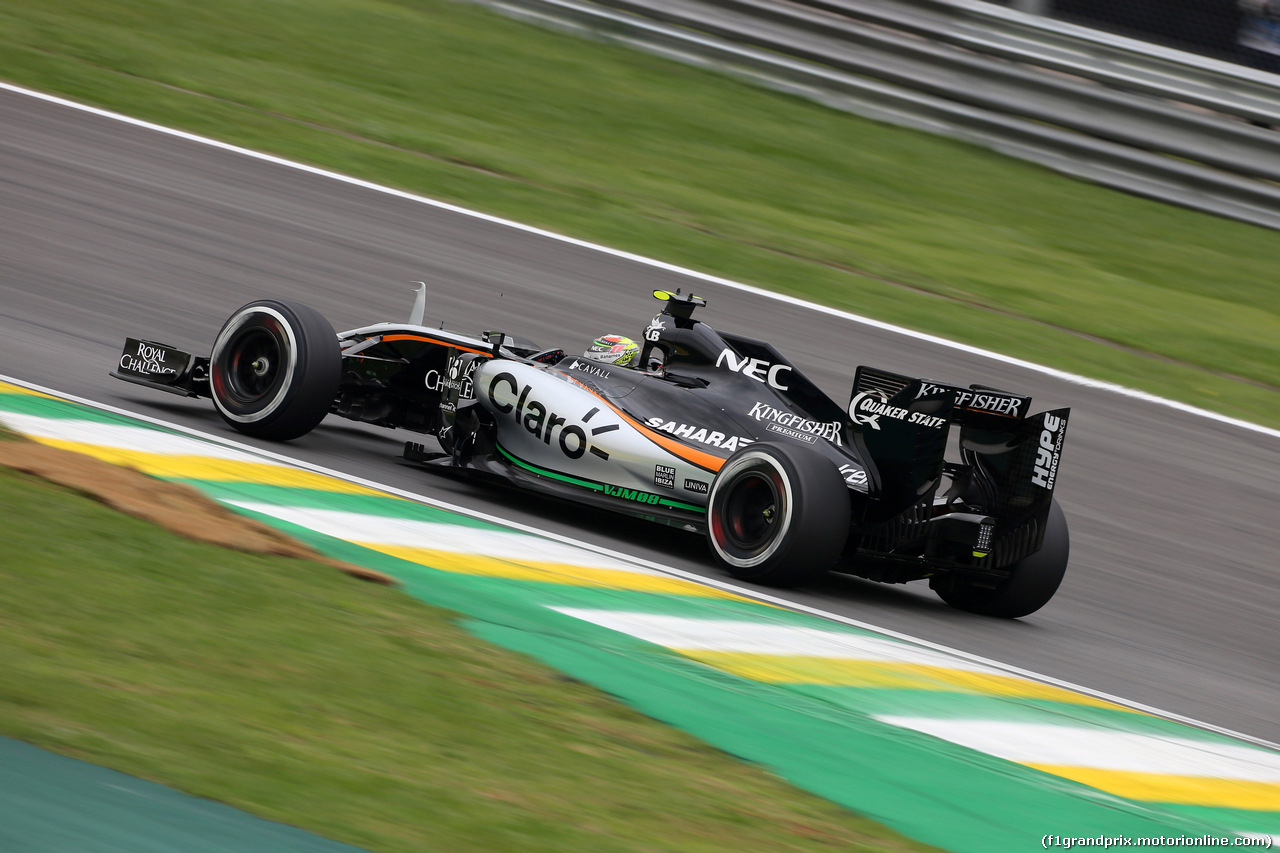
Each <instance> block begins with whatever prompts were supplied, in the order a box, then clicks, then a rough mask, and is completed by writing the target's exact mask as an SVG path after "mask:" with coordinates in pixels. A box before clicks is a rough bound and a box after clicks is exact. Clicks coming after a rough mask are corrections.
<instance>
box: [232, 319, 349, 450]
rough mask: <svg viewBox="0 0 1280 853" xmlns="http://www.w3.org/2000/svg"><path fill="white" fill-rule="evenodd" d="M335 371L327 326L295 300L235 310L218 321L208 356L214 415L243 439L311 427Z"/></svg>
mask: <svg viewBox="0 0 1280 853" xmlns="http://www.w3.org/2000/svg"><path fill="white" fill-rule="evenodd" d="M341 373H342V354H341V350H340V348H339V346H338V338H337V335H336V334H335V333H334V331H333V326H332V325H330V324H329V321H328V320H326V319H325V318H324V315H322V314H321V313H320V312H319V311H316V310H315V309H314V308H311V307H309V306H307V305H302V304H300V303H297V302H283V301H276V300H270V299H265V300H261V301H258V302H250V303H249V304H248V305H245V306H243V307H241V308H240V309H239V310H237V311H236V312H235V313H234V314H232V315H231V318H230V319H229V320H227V322H226V323H225V324H223V326H222V330H221V331H219V332H218V337H217V338H216V339H215V340H214V343H213V352H212V354H211V355H210V357H209V384H210V388H211V390H212V393H213V404H214V406H215V407H216V408H217V410H218V414H220V415H221V416H222V419H223V420H225V421H226V422H227V423H228V424H230V425H231V426H232V427H234V428H235V429H236V430H238V431H240V432H242V433H244V434H245V435H252V436H256V437H258V438H267V439H273V440H276V441H288V440H289V439H293V438H298V437H299V436H302V435H306V434H307V433H308V432H310V431H311V430H313V429H315V427H316V426H317V425H318V424H319V423H320V421H322V420H323V419H324V416H325V415H327V414H328V413H329V409H330V407H331V406H332V405H333V400H334V397H335V396H336V395H337V392H338V382H339V379H340V378H341Z"/></svg>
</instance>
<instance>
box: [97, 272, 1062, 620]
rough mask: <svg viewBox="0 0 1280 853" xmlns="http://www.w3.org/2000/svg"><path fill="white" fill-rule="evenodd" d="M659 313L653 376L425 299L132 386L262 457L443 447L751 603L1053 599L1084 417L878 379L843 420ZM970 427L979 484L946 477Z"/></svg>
mask: <svg viewBox="0 0 1280 853" xmlns="http://www.w3.org/2000/svg"><path fill="white" fill-rule="evenodd" d="M654 296H655V297H656V298H657V299H658V300H659V301H661V302H662V303H663V307H662V310H661V312H660V313H659V314H658V315H657V316H656V317H654V318H653V320H652V321H651V322H650V323H649V325H648V327H647V328H646V329H645V330H644V336H643V337H644V340H643V349H642V351H640V353H639V358H638V364H636V365H635V366H627V367H621V366H618V365H616V364H608V363H603V362H600V361H595V360H591V359H588V358H586V357H580V356H574V355H566V354H565V353H564V351H563V350H559V349H551V350H544V349H542V348H540V347H538V346H536V345H534V344H533V343H531V342H529V341H525V340H523V339H521V338H518V337H514V336H509V335H507V334H504V333H501V332H484V333H482V334H481V335H480V336H478V337H473V336H468V335H463V334H458V333H455V332H450V331H445V330H443V329H439V330H437V329H431V328H428V327H426V326H424V325H423V315H424V312H425V307H426V286H425V285H422V286H421V287H420V288H419V290H418V294H417V299H416V301H415V304H414V308H413V313H412V316H411V318H410V320H409V321H408V322H407V323H379V324H376V325H372V326H365V327H363V328H359V329H352V330H351V331H347V332H342V333H341V334H338V335H336V336H335V334H334V331H333V327H332V326H331V325H330V324H329V322H328V321H327V320H326V319H325V318H324V317H323V316H322V315H321V314H320V313H319V312H317V311H315V310H314V309H312V308H309V307H307V306H305V305H301V304H298V303H293V302H284V301H276V300H262V301H257V302H251V303H249V304H248V305H245V306H244V307H242V308H240V309H239V310H237V311H236V312H235V313H234V314H232V316H231V318H230V319H229V320H227V322H226V323H225V324H224V325H223V327H222V329H221V331H219V332H218V335H217V337H216V338H215V339H214V343H213V348H212V351H211V353H210V355H209V357H208V358H205V357H199V356H193V355H192V354H190V353H186V352H183V351H181V350H179V349H177V348H175V347H172V346H168V345H166V344H161V343H156V342H154V341H151V340H140V339H133V338H130V339H128V340H127V342H126V344H125V349H124V352H123V354H122V356H121V359H120V361H119V364H118V366H117V368H116V369H115V370H113V371H112V375H113V376H116V377H118V378H120V379H124V380H126V381H129V382H134V383H137V384H140V385H145V386H148V387H151V388H157V389H160V390H163V391H169V392H173V393H176V394H182V395H185V396H189V397H212V398H213V402H214V405H215V407H216V408H217V410H218V413H219V414H220V415H221V416H222V418H223V419H224V420H225V421H226V422H227V423H228V424H230V425H231V426H232V427H233V428H234V429H236V430H239V431H240V432H242V433H245V434H247V435H252V436H258V437H262V438H268V439H277V440H288V439H293V438H297V437H299V436H302V435H304V434H305V433H307V432H309V431H310V430H312V429H313V428H315V427H316V426H317V425H318V424H319V423H320V421H321V420H323V419H324V417H325V416H326V415H329V414H335V415H339V416H341V417H344V418H350V419H352V420H356V421H362V422H365V423H370V424H375V425H378V426H384V427H390V428H396V427H399V428H402V429H406V430H410V431H412V432H415V433H421V434H424V435H426V436H434V437H435V442H434V444H429V443H427V442H426V440H425V439H424V440H423V441H410V442H407V443H406V445H405V450H404V456H405V458H406V459H407V460H409V461H411V462H415V463H420V464H422V465H424V466H426V467H429V468H430V467H436V468H440V467H443V468H445V469H448V470H450V471H453V472H454V473H459V474H468V475H476V476H480V477H484V478H490V479H497V480H500V481H502V482H505V483H507V484H510V485H515V486H519V487H522V488H525V489H529V490H532V491H535V492H540V493H545V494H549V495H554V496H556V497H560V498H566V499H569V500H573V501H579V502H583V503H588V504H591V505H593V506H598V507H605V508H608V509H612V510H617V511H620V512H624V513H630V514H632V515H637V516H641V517H644V518H648V519H651V520H654V521H659V522H665V523H668V524H672V525H675V526H678V527H683V528H687V529H693V530H697V531H703V532H705V533H706V536H707V541H708V543H709V544H710V548H711V553H712V554H713V555H714V558H715V560H716V561H717V562H718V563H719V564H720V565H721V566H722V567H723V568H724V569H725V570H726V571H727V572H728V573H729V574H731V575H732V576H733V577H735V578H738V579H740V580H744V581H751V582H755V583H760V584H767V585H774V586H798V585H801V584H804V583H807V582H811V581H814V580H816V579H818V578H820V577H822V576H823V575H825V574H826V573H827V572H828V571H831V570H834V571H838V572H845V573H849V574H854V575H858V576H860V577H864V578H869V579H871V580H875V581H881V582H886V583H906V582H908V581H914V580H922V579H926V578H927V579H928V581H929V585H930V586H931V587H932V588H933V589H934V590H935V591H936V592H937V593H938V595H939V596H940V597H941V598H942V599H943V600H944V601H946V602H947V603H948V604H951V605H952V606H954V607H957V608H960V609H962V610H968V611H972V612H976V613H983V614H988V615H993V616H1004V617H1018V616H1025V615H1027V614H1029V613H1032V612H1034V611H1035V610H1038V609H1039V608H1040V607H1042V606H1043V605H1044V604H1045V603H1046V602H1048V601H1049V599H1050V598H1051V597H1052V596H1053V594H1054V592H1055V591H1056V590H1057V588H1058V585H1059V583H1060V582H1061V580H1062V577H1063V573H1064V572H1065V571H1066V566H1067V554H1068V534H1067V524H1066V519H1065V518H1064V516H1063V513H1062V510H1061V509H1060V508H1059V506H1058V504H1057V502H1056V501H1055V500H1054V499H1053V490H1054V483H1055V481H1056V479H1057V476H1058V465H1059V461H1060V460H1061V457H1062V445H1063V438H1064V436H1065V435H1066V429H1067V417H1068V414H1069V411H1070V410H1068V409H1057V410H1054V411H1049V412H1041V413H1039V414H1035V415H1031V414H1029V413H1028V412H1029V408H1030V404H1031V398H1030V397H1026V396H1023V395H1020V394H1013V393H1009V392H1005V391H999V390H996V389H994V388H988V387H984V386H980V385H971V386H969V387H960V386H957V385H950V384H946V383H943V382H935V381H931V380H925V379H917V378H911V377H908V376H901V375H898V374H896V373H891V372H888V371H885V370H879V369H875V368H870V367H859V368H858V369H857V371H856V372H855V374H854V378H853V386H852V390H851V392H850V398H849V402H848V405H846V406H841V405H840V404H838V403H836V402H835V401H833V400H832V399H831V398H830V397H828V396H827V395H826V394H824V393H823V392H822V391H820V390H819V389H818V388H817V387H816V386H815V385H814V384H813V383H812V382H811V381H809V380H808V379H807V378H806V377H805V376H804V374H803V373H801V371H800V369H799V368H798V367H796V366H795V365H794V364H792V363H791V362H790V361H788V360H787V359H786V358H785V357H784V356H783V355H782V354H781V353H779V352H778V351H777V350H776V349H774V348H773V346H771V345H770V344H768V343H765V342H764V341H759V340H753V339H751V338H747V337H743V336H741V335H735V334H730V333H728V332H718V331H716V330H714V329H712V328H711V327H710V326H708V325H707V324H706V323H703V322H701V321H700V320H698V319H695V318H694V316H693V314H694V312H695V309H698V308H701V307H703V306H705V305H706V302H705V300H703V299H701V298H699V297H696V296H692V295H681V293H680V292H679V291H677V292H676V293H668V292H666V291H655V292H654ZM951 427H956V428H957V430H958V433H959V434H958V436H957V444H958V453H957V455H958V457H959V458H958V461H947V460H946V459H945V456H946V454H947V447H948V437H949V435H950V434H951V433H952V429H951ZM434 445H438V447H436V446H434Z"/></svg>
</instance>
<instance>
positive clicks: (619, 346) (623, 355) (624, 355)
mask: <svg viewBox="0 0 1280 853" xmlns="http://www.w3.org/2000/svg"><path fill="white" fill-rule="evenodd" d="M582 357H583V358H586V359H590V360H591V361H602V362H604V363H605V364H616V365H617V366H618V367H635V366H636V364H637V363H638V362H639V361H640V346H639V345H638V344H637V343H636V342H635V341H633V340H631V338H627V337H623V336H622V335H601V336H600V337H598V338H596V339H595V340H594V341H592V342H591V346H590V347H588V348H587V351H586V352H584V353H583V354H582Z"/></svg>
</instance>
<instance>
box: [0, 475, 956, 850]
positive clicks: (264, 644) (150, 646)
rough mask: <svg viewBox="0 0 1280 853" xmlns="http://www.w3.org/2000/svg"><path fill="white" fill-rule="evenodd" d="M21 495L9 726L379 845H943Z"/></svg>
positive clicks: (305, 581) (559, 691) (3, 613)
mask: <svg viewBox="0 0 1280 853" xmlns="http://www.w3.org/2000/svg"><path fill="white" fill-rule="evenodd" d="M0 507H3V508H4V512H3V513H0V541H4V542H5V549H4V558H3V559H2V560H0V648H3V649H5V654H4V655H3V656H0V734H4V735H7V736H11V737H17V738H20V739H22V740H26V741H29V742H31V743H34V744H37V745H40V746H44V747H47V748H50V749H53V750H55V751H58V752H62V753H64V754H68V755H72V756H75V757H79V758H83V759H86V760H89V761H92V762H95V763H98V764H103V765H106V766H108V767H112V768H114V769H117V770H121V771H124V772H126V773H131V774H134V775H137V776H141V777H144V778H148V779H152V780H155V781H158V782H162V783H165V784H169V785H172V786H175V787H177V788H179V789H181V790H184V791H187V792H190V793H193V794H198V795H201V796H204V797H208V798H211V799H214V800H219V801H223V802H226V803H229V804H231V805H235V806H238V807H241V808H244V809H247V810H249V811H251V812H253V813H255V814H258V815H261V816H263V817H266V818H270V819H273V820H278V821H283V822H286V823H289V824H293V825H296V826H301V827H303V828H306V829H309V830H312V831H314V832H317V833H319V834H321V835H324V836H327V837H330V838H333V839H336V840H340V841H345V842H348V843H351V844H355V845H359V846H362V847H367V848H369V849H371V850H377V851H419V850H423V849H433V850H450V851H485V853H489V851H494V850H512V851H516V850H519V851H557V853H564V851H579V850H580V851H591V853H605V852H606V851H653V850H681V851H719V850H735V851H762V853H763V852H764V851H770V853H772V851H778V850H791V851H817V850H880V851H904V853H905V851H924V850H928V849H932V848H927V847H925V846H923V845H919V844H916V843H914V842H912V841H910V840H907V839H904V838H902V837H901V836H898V835H896V834H894V833H893V832H891V831H890V830H887V829H885V828H884V827H882V826H879V825H877V824H875V823H872V822H870V821H866V820H863V819H861V818H858V817H857V816H855V815H852V814H850V813H849V812H846V811H844V810H843V809H840V808H838V807H836V806H834V805H832V804H830V803H828V802H826V801H824V800H820V799H818V798H816V797H813V796H810V795H807V794H805V793H803V792H801V791H798V790H796V789H794V788H791V787H789V786H787V785H785V784H783V783H782V782H780V781H779V780H778V779H776V778H775V777H773V776H771V775H770V774H768V773H766V772H764V771H762V770H760V769H758V768H755V767H751V766H748V765H746V764H743V763H741V762H738V761H736V760H734V759H732V758H730V757H728V756H726V755H724V754H723V753H720V752H718V751H716V750H714V749H711V748H710V747H708V746H706V745H704V744H702V743H701V742H699V741H696V740H694V739H692V738H690V737H688V736H685V735H683V734H682V733H680V732H678V731H675V730H673V729H670V728H668V727H666V726H663V725H661V724H659V723H656V722H654V721H652V720H650V719H648V718H645V717H643V716H641V715H639V714H637V713H635V712H633V711H631V710H630V709H628V708H626V707H625V706H623V705H621V704H620V703H618V702H616V701H614V700H613V699H611V698H610V697H608V696H606V695H604V694H602V693H600V692H598V691H596V690H594V689H592V688H590V687H587V686H586V685H583V684H580V683H577V682H573V681H569V680H566V679H564V678H563V677H561V676H559V675H557V674H556V673H555V672H553V671H550V670H548V669H546V668H545V667H543V666H541V665H538V664H536V663H534V662H532V661H529V660H527V659H524V658H522V657H520V656H518V655H515V654H512V653H509V652H507V651H505V650H502V649H499V648H496V647H492V646H489V645H486V644H484V643H482V642H479V641H477V640H476V639H474V638H472V637H471V636H469V635H468V634H466V633H465V632H464V631H462V630H461V629H460V628H458V627H457V626H456V625H454V624H453V621H452V616H451V614H450V613H448V612H445V611H442V610H438V609H435V608H432V607H429V606H426V605H424V604H422V603H420V602H417V601H415V600H413V599H411V598H409V597H408V596H406V595H404V594H402V593H400V592H397V591H396V590H395V589H392V588H388V587H385V586H379V585H376V584H370V583H363V582H360V581H357V580H354V579H352V578H350V577H348V576H346V575H343V574H341V573H339V572H337V571H335V570H334V569H333V568H331V567H327V566H322V565H320V564H317V563H312V562H308V561H305V560H299V559H289V558H282V557H270V556H263V555H254V554H246V553H243V552H235V551H228V550H224V549H221V548H217V547H214V546H211V545H206V544H201V543H197V542H192V541H190V540H187V539H183V538H181V537H178V536H176V535H174V534H171V533H169V532H167V531H165V530H163V529H160V528H158V527H155V526H153V525H151V524H150V523H147V522H144V521H141V520H138V519H135V518H132V517H129V516H125V515H121V514H119V513H117V512H115V511H113V510H110V509H108V508H107V507H105V506H103V505H101V504H100V503H98V502H96V501H94V500H91V499H89V498H88V497H86V496H84V495H82V494H79V493H77V492H74V491H71V490H69V489H66V488H63V487H60V486H54V485H52V484H49V483H47V482H45V481H43V480H37V479H34V478H31V477H28V476H26V475H22V474H18V473H16V472H14V471H12V470H10V469H7V468H2V467H0ZM66 530H74V531H76V535H74V536H50V535H49V533H50V531H66Z"/></svg>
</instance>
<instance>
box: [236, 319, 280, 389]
mask: <svg viewBox="0 0 1280 853" xmlns="http://www.w3.org/2000/svg"><path fill="white" fill-rule="evenodd" d="M270 325H271V324H269V323H267V324H264V325H263V326H260V327H255V328H247V329H242V330H241V331H240V333H239V334H237V335H236V336H235V337H234V338H232V339H231V342H230V344H228V347H227V348H228V350H230V353H231V357H230V359H228V363H227V369H226V379H227V390H228V391H229V392H230V393H231V395H232V396H234V397H235V398H236V399H237V400H238V401H239V402H241V403H242V404H245V405H252V404H254V403H257V402H259V401H260V400H262V399H263V398H264V397H266V396H267V395H269V394H270V393H272V391H274V390H275V388H276V387H277V386H278V385H279V382H280V378H281V375H282V371H281V366H282V365H283V364H284V359H283V358H282V355H283V353H282V348H281V341H280V338H279V333H278V327H277V328H276V329H271V328H269V326H270Z"/></svg>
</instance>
